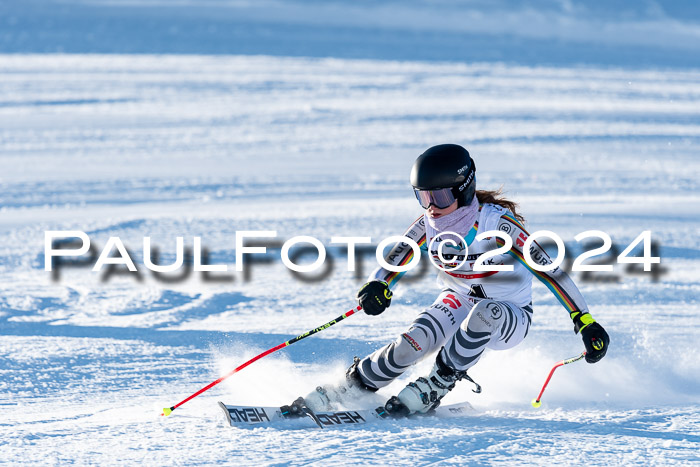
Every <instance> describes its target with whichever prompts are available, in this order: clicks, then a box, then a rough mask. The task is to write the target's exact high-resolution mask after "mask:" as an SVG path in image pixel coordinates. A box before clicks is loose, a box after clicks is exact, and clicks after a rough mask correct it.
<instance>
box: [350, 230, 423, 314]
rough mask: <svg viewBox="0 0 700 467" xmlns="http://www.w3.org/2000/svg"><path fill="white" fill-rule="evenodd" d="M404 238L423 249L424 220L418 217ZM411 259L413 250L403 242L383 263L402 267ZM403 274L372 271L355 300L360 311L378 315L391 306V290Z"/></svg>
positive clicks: (381, 269)
mask: <svg viewBox="0 0 700 467" xmlns="http://www.w3.org/2000/svg"><path fill="white" fill-rule="evenodd" d="M404 236H405V237H407V238H410V239H411V240H413V241H414V242H416V243H417V244H418V246H420V247H421V249H425V248H426V245H425V218H424V216H420V217H419V218H418V219H416V220H415V221H414V222H413V224H411V226H410V227H409V228H408V230H406V232H405V233H404ZM412 258H413V249H412V248H411V247H410V246H409V245H408V244H407V243H403V242H398V243H396V244H395V245H394V246H393V247H392V248H391V250H389V253H388V254H387V255H386V256H385V257H384V261H386V262H387V263H388V264H390V265H392V266H402V265H404V264H407V263H408V262H409V261H411V259H412ZM404 274H405V273H403V272H393V271H389V270H388V269H384V268H382V267H379V268H377V269H375V270H374V271H372V274H370V276H369V278H368V282H367V283H366V284H364V285H363V286H362V287H361V288H360V291H359V292H358V293H357V298H358V301H359V303H360V306H361V307H362V309H363V310H364V311H365V313H367V314H368V315H378V314H380V313H382V312H383V311H384V310H386V309H387V308H388V307H389V305H391V296H392V293H391V288H392V287H393V286H394V285H395V284H396V283H397V282H398V281H399V279H401V277H402V276H403V275H404Z"/></svg>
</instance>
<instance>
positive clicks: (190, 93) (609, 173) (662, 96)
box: [0, 55, 700, 465]
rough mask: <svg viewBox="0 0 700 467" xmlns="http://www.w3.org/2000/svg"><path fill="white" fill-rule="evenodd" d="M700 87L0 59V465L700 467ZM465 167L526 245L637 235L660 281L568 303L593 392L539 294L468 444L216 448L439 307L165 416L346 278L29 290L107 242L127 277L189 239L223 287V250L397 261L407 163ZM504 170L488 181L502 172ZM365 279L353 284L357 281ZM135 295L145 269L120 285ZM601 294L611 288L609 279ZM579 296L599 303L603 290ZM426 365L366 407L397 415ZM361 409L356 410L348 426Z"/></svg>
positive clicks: (253, 372)
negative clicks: (70, 258) (334, 241)
mask: <svg viewBox="0 0 700 467" xmlns="http://www.w3.org/2000/svg"><path fill="white" fill-rule="evenodd" d="M698 82H700V71H694V70H685V71H669V70H664V71H655V70H646V71H639V70H635V71H630V70H627V69H625V68H595V67H587V68H586V67H575V68H574V67H569V68H567V67H564V66H562V67H527V66H515V65H504V64H497V63H496V64H471V65H467V64H458V63H447V62H445V63H430V64H428V63H422V62H397V61H372V60H347V59H309V58H274V57H264V56H258V57H245V56H220V57H208V56H167V55H165V56H126V55H51V56H43V55H2V56H0V142H1V144H0V187H1V189H0V206H1V207H0V335H1V337H0V374H1V375H2V379H1V380H0V420H2V422H0V461H2V462H5V463H8V464H16V463H18V462H22V463H26V464H29V463H42V464H43V463H56V464H59V463H60V464H63V463H68V462H76V463H80V464H83V463H99V464H117V463H120V464H122V463H134V462H145V463H147V464H170V463H175V464H190V463H212V464H213V463H225V464H230V463H244V464H259V463H293V464H306V463H313V462H319V463H320V462H323V463H324V464H331V465H333V464H346V463H360V464H403V463H409V462H410V463H418V464H428V463H441V464H474V465H477V464H513V463H520V464H523V463H540V464H544V463H546V464H568V465H571V464H584V463H585V464H589V463H604V464H672V463H679V464H692V463H697V462H700V457H699V455H698V452H700V385H699V383H700V378H699V376H698V375H700V364H699V363H698V359H697V350H696V348H697V342H698V336H699V335H700V333H699V331H698V329H700V317H699V316H700V315H698V301H697V297H698V291H699V290H700V282H699V277H700V274H699V273H698V270H699V266H700V236H699V235H698V233H700V230H699V229H698V220H697V219H698V216H699V215H700V208H699V206H700V204H699V202H698V201H700V200H699V198H700V190H699V189H698V180H699V179H700V163H699V162H698V153H699V149H700V144H699V143H700V125H699V123H700V110H699V109H700V105H699V104H700V102H699V101H700V86H699V85H698ZM446 141H451V142H457V143H462V144H465V145H466V146H467V147H468V148H469V149H470V151H471V152H472V154H473V156H474V157H475V160H476V165H477V170H478V172H477V174H478V175H477V178H478V180H479V184H480V186H481V187H486V188H496V187H498V186H500V185H501V184H503V185H504V187H505V189H506V191H507V192H508V194H509V195H510V196H512V197H513V198H515V199H517V200H519V201H521V205H522V209H523V212H524V214H525V215H526V217H527V218H528V220H529V226H530V229H531V230H532V231H535V230H540V229H549V230H553V231H555V232H557V233H558V234H559V235H560V236H561V237H562V238H563V239H564V240H565V241H566V243H567V246H568V247H570V248H571V250H572V252H574V253H576V252H580V251H581V249H580V246H577V244H576V242H575V241H574V240H573V237H574V236H575V235H576V234H577V233H579V232H582V231H585V230H590V229H597V230H603V231H605V232H608V233H609V234H610V235H611V237H612V238H613V241H614V242H615V243H616V244H618V245H619V246H620V247H621V248H624V247H625V246H626V245H627V244H628V243H629V242H630V241H631V240H633V239H634V238H635V237H636V236H637V235H638V234H639V233H640V232H641V231H642V230H651V231H652V235H653V238H654V239H655V240H658V242H659V244H660V245H661V249H660V252H661V256H662V267H663V268H664V271H663V272H662V273H661V274H660V275H659V276H658V277H657V280H656V281H654V280H653V279H652V278H651V276H650V275H639V274H627V273H625V272H624V268H622V267H621V266H619V265H618V266H616V268H615V275H616V276H617V277H618V282H605V281H602V280H598V281H583V280H582V278H581V274H580V273H576V274H574V278H575V280H577V282H578V283H579V284H580V287H581V289H582V291H583V293H584V296H585V297H586V299H587V301H588V303H589V305H590V307H591V311H592V313H593V315H594V316H595V317H596V318H597V319H598V320H600V321H601V322H602V323H604V325H605V326H606V328H607V329H608V331H609V332H610V335H611V338H612V346H611V347H610V352H609V355H608V357H606V358H605V359H604V360H603V361H602V362H601V363H599V364H597V365H586V364H585V363H577V364H575V365H572V366H570V367H569V366H567V367H564V368H562V369H560V370H558V372H557V373H556V374H555V377H554V379H553V380H552V382H551V384H550V387H549V388H548V390H547V392H546V393H545V397H544V399H543V406H542V408H540V409H539V410H534V409H531V408H530V407H529V402H530V400H531V399H532V398H533V397H535V396H536V395H537V391H538V390H539V388H540V385H541V384H542V382H543V380H544V377H545V376H546V374H547V371H548V370H549V368H550V367H551V365H552V364H553V363H554V362H556V361H558V360H560V359H562V358H564V357H569V356H573V355H576V354H577V353H579V352H580V351H581V350H582V345H581V342H580V338H579V337H578V336H575V335H574V334H573V333H572V331H571V324H570V320H569V318H568V316H567V315H566V312H565V311H564V310H563V309H562V308H561V306H560V305H559V304H558V303H557V302H556V301H555V299H554V298H553V296H552V295H551V294H550V293H549V291H548V290H547V289H545V288H544V287H543V286H541V285H540V284H535V288H534V291H533V299H534V302H535V319H534V327H533V329H532V331H531V333H530V335H529V336H528V338H527V339H526V340H525V342H524V343H523V344H522V345H520V346H518V347H517V348H515V349H512V350H509V351H505V352H491V353H487V354H485V356H484V358H483V359H482V361H481V362H480V364H479V365H478V366H477V367H475V368H474V369H473V371H472V372H471V374H472V375H473V377H474V378H475V379H476V380H477V381H478V382H479V383H481V384H482V385H483V387H484V393H483V394H481V395H479V396H476V395H474V394H473V393H471V391H470V388H468V387H466V386H465V387H458V388H457V389H455V391H453V392H452V393H450V395H449V396H448V397H447V398H446V399H445V402H446V403H450V402H458V401H460V400H469V401H470V402H471V403H472V404H473V405H474V406H475V407H476V408H477V409H478V410H479V411H480V412H479V414H478V415H476V416H473V417H469V418H466V419H463V420H436V419H423V420H411V421H405V422H387V423H385V424H378V425H371V426H366V427H348V428H342V429H337V430H326V431H318V430H294V429H284V428H266V429H264V428H257V429H250V430H241V429H235V428H229V427H228V426H227V425H225V422H224V419H223V415H222V414H220V413H219V408H218V407H217V406H216V401H217V400H223V401H225V402H227V403H231V404H234V403H235V404H260V405H271V404H283V403H289V402H290V401H291V400H293V399H294V398H296V397H297V396H299V395H301V394H304V393H305V392H307V391H309V390H311V389H313V387H314V386H316V385H317V384H319V383H320V382H323V381H329V380H332V379H333V378H334V377H337V376H339V375H342V373H343V371H344V368H345V367H346V366H347V365H348V364H349V362H350V361H351V358H352V356H353V355H364V354H366V353H368V352H370V351H372V350H373V349H375V348H377V347H378V346H380V345H382V344H383V343H386V342H389V341H390V340H391V339H393V338H394V336H395V335H396V334H397V333H399V332H402V331H403V330H404V329H405V328H406V327H407V325H408V324H409V323H410V321H411V319H412V317H413V316H415V315H416V314H417V313H418V311H419V310H420V309H421V308H422V307H424V306H426V305H428V304H429V303H430V302H431V301H432V299H433V297H434V296H435V295H436V294H437V293H438V290H437V288H436V286H435V285H434V280H433V276H432V274H426V275H425V276H423V277H422V278H419V279H417V282H416V283H415V285H408V284H401V285H400V286H399V287H398V289H397V290H396V299H395V300H394V304H393V305H392V308H391V309H390V310H389V311H388V312H387V313H385V314H383V315H382V316H380V317H376V318H372V317H366V316H364V315H357V316H354V317H351V318H349V319H347V320H346V321H344V322H342V323H340V324H338V325H337V326H334V327H331V328H329V329H327V330H325V331H323V332H322V333H320V334H318V335H317V336H314V337H312V338H309V339H307V340H304V341H302V342H299V343H298V344H295V345H293V346H291V347H289V348H288V349H285V350H283V351H281V352H280V353H278V354H275V355H274V356H271V357H268V358H266V359H263V360H261V361H259V362H258V363H256V364H254V365H252V366H251V367H249V368H247V369H245V370H244V371H243V372H241V373H240V374H238V375H235V376H234V377H233V378H230V379H229V380H227V381H226V382H225V383H223V384H221V385H220V386H218V387H216V388H214V389H212V390H211V391H209V392H208V393H205V394H204V395H202V396H200V397H198V398H196V399H194V400H193V401H191V402H190V403H188V404H186V405H185V406H183V407H182V408H180V409H178V410H177V411H176V412H175V413H174V414H173V415H172V416H170V417H168V418H164V417H159V416H158V415H159V413H160V411H161V409H162V407H165V406H169V405H172V404H174V403H175V402H177V401H179V400H181V399H183V398H184V397H186V396H187V395H189V394H190V393H192V392H194V391H196V390H197V389H199V388H200V387H202V386H204V385H205V384H207V383H209V382H210V381H212V380H214V379H216V378H217V377H218V376H219V375H221V374H224V373H225V372H227V371H229V370H230V369H232V368H234V367H235V366H237V365H238V364H240V363H242V362H243V361H245V360H247V359H248V358H250V357H252V356H254V355H256V354H257V353H259V352H261V351H263V350H265V349H267V348H269V347H272V346H273V345H276V344H278V343H281V342H284V341H285V340H287V339H288V338H289V337H290V336H293V335H297V334H299V333H301V332H303V331H306V330H308V329H311V328H313V327H316V326H318V325H320V324H322V323H324V322H326V321H328V320H330V319H332V318H334V317H336V316H338V315H339V314H341V313H342V312H344V311H347V310H348V309H350V308H351V307H352V306H354V298H353V297H354V294H355V291H356V290H357V288H358V287H359V285H360V284H361V283H362V278H357V277H355V276H354V275H353V274H352V273H350V272H346V271H345V265H346V260H345V258H344V252H342V251H340V250H337V249H335V250H333V249H329V254H330V255H331V256H333V258H334V265H333V268H332V270H331V271H330V279H332V280H324V281H321V282H315V283H314V282H302V281H299V280H295V279H294V278H292V276H291V274H290V273H289V272H288V271H287V270H285V269H284V268H283V266H282V265H281V264H280V261H279V249H278V248H277V249H272V250H271V251H270V253H269V254H268V255H267V257H268V258H269V259H270V261H271V262H270V263H267V264H255V265H253V268H252V277H250V278H249V280H247V281H246V280H245V279H244V278H243V277H242V276H241V275H240V274H238V273H231V274H230V277H229V278H228V279H226V280H219V281H217V282H203V281H202V280H201V278H200V277H197V276H190V277H189V278H187V279H185V280H174V281H170V282H167V281H162V280H157V279H156V278H154V276H153V275H152V274H151V273H150V272H147V271H145V272H143V273H142V275H141V278H140V281H137V280H135V279H134V278H132V277H125V276H124V275H121V276H112V277H110V278H108V279H107V280H101V278H100V276H99V275H98V274H96V273H92V272H90V270H89V268H75V267H71V268H65V269H63V270H62V271H61V273H60V277H59V278H58V280H56V281H53V280H52V279H51V277H50V274H49V273H47V272H45V271H43V255H42V251H43V234H44V231H45V230H50V229H64V230H68V229H80V230H84V231H85V232H87V233H88V234H89V235H90V237H91V239H92V241H93V242H94V243H95V244H96V245H97V246H98V247H100V248H101V247H102V246H104V244H105V243H106V241H107V239H108V238H109V236H120V237H121V238H122V240H123V241H124V242H125V244H126V245H127V247H128V248H129V250H130V251H131V252H132V253H133V255H134V258H135V259H136V261H137V265H138V266H142V263H141V261H142V252H141V250H142V238H143V237H144V236H151V237H152V239H153V240H152V241H153V244H154V245H157V246H159V247H160V250H161V252H162V255H161V256H162V259H163V261H164V262H168V261H172V260H173V259H174V237H176V236H184V237H185V244H186V245H190V246H191V245H192V237H193V236H201V237H202V242H203V244H204V245H205V246H206V247H207V248H208V249H209V251H210V253H211V258H212V261H214V262H217V263H223V264H228V265H229V268H230V269H232V268H233V261H234V257H235V251H234V239H235V232H236V231H241V230H270V229H275V230H277V231H278V234H279V237H280V238H281V239H285V238H289V237H291V236H294V235H312V236H315V237H317V238H319V239H321V240H322V241H323V242H324V243H325V244H326V245H328V242H329V240H330V237H331V236H334V235H348V236H350V235H370V236H371V237H372V238H373V240H374V242H375V244H376V243H377V241H378V240H379V239H382V238H384V237H386V236H388V235H394V234H400V233H402V232H403V230H404V229H405V227H406V226H407V225H408V224H409V223H410V222H411V220H412V219H414V218H415V217H416V216H417V215H419V214H420V209H419V207H418V206H417V204H416V203H415V200H414V198H413V194H412V193H411V190H410V187H409V186H408V180H407V179H408V172H409V169H410V165H411V163H412V161H413V159H414V158H415V156H416V155H417V154H419V153H420V152H421V151H422V150H423V149H425V148H426V147H428V146H430V145H432V144H437V143H441V142H446ZM504 168H505V170H503V169H504ZM362 265H363V268H364V271H363V274H362V277H364V275H365V274H366V273H368V272H369V270H370V269H371V268H373V257H372V254H369V255H367V256H366V257H365V259H364V261H363V262H362ZM142 269H143V268H142ZM608 277H609V276H608ZM597 278H598V279H604V278H605V277H603V276H602V275H598V276H597ZM429 366H430V362H423V363H422V364H419V365H417V367H416V368H415V369H412V370H410V371H409V372H408V373H407V374H406V375H405V377H404V378H402V379H401V382H397V383H394V384H392V385H391V386H389V387H388V388H387V389H386V390H383V391H381V392H380V396H379V399H381V398H386V397H388V396H390V395H392V394H395V393H396V392H397V391H398V390H400V388H401V387H402V385H403V384H405V382H406V381H408V380H409V379H410V378H414V377H416V376H418V375H419V374H420V373H422V372H425V371H426V370H427V368H428V367H429ZM376 403H377V400H371V401H359V402H358V405H362V406H363V407H367V408H370V407H372V404H376Z"/></svg>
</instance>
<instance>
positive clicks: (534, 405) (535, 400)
mask: <svg viewBox="0 0 700 467" xmlns="http://www.w3.org/2000/svg"><path fill="white" fill-rule="evenodd" d="M540 405H542V402H540V401H538V400H537V399H533V400H532V406H533V407H534V408H538V407H539V406H540Z"/></svg>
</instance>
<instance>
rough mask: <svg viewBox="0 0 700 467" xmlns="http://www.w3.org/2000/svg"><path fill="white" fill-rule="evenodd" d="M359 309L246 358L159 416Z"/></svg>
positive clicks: (169, 412)
mask: <svg viewBox="0 0 700 467" xmlns="http://www.w3.org/2000/svg"><path fill="white" fill-rule="evenodd" d="M360 310H362V307H361V306H358V307H356V308H354V309H352V310H350V311H348V312H346V313H343V314H342V315H340V316H338V317H337V318H336V319H333V320H331V321H328V322H327V323H326V324H324V325H322V326H319V327H317V328H315V329H312V330H311V331H307V332H305V333H304V334H301V335H298V336H297V337H295V338H294V339H290V340H288V341H287V342H283V343H281V344H280V345H277V346H275V347H272V348H271V349H267V350H266V351H264V352H263V353H261V354H260V355H256V356H255V357H253V358H251V359H250V360H248V361H247V362H245V363H244V364H242V365H241V366H239V367H238V368H236V369H235V370H232V371H231V372H230V373H227V374H225V375H224V376H222V377H221V378H219V379H217V380H216V381H213V382H211V383H209V384H207V385H206V386H204V387H203V388H202V389H200V390H199V391H197V392H195V393H194V394H192V395H191V396H189V397H188V398H187V399H184V400H182V401H180V402H178V403H177V404H175V405H173V406H172V407H166V408H164V409H163V413H162V414H160V415H161V416H163V415H164V416H166V417H167V416H168V415H170V414H171V413H172V411H173V410H175V409H177V408H178V407H180V406H181V405H182V404H184V403H185V402H187V401H189V400H191V399H194V398H195V397H197V396H198V395H200V394H201V393H203V392H204V391H208V390H209V389H211V388H213V387H214V386H216V385H217V384H219V383H220V382H222V381H223V380H225V379H226V378H228V377H229V376H232V375H233V374H234V373H238V372H239V371H241V370H242V369H243V368H245V367H247V366H248V365H250V364H251V363H254V362H257V361H258V360H260V359H261V358H263V357H266V356H268V355H270V354H271V353H273V352H276V351H278V350H279V349H282V348H284V347H287V346H288V345H292V344H293V343H295V342H299V341H300V340H302V339H304V338H306V337H309V336H312V335H314V334H316V333H317V332H321V331H323V330H324V329H328V328H329V327H331V326H333V325H334V324H336V323H338V322H340V321H342V320H344V319H345V318H347V317H348V316H352V315H354V314H355V313H356V312H358V311H360Z"/></svg>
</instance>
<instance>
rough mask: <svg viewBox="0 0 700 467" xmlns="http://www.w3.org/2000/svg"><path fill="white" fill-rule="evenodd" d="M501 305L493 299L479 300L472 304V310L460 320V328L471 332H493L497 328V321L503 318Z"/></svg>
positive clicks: (503, 311)
mask: <svg viewBox="0 0 700 467" xmlns="http://www.w3.org/2000/svg"><path fill="white" fill-rule="evenodd" d="M503 313H505V310H504V309H503V305H499V304H498V303H496V302H494V301H493V300H481V301H480V302H479V303H477V304H476V305H474V307H473V308H472V311H471V312H470V313H469V316H467V319H465V320H464V321H463V322H462V326H461V328H462V329H463V330H464V331H466V330H467V329H469V330H471V331H473V332H488V333H493V332H495V331H496V329H497V328H498V325H499V322H500V321H501V320H502V319H503Z"/></svg>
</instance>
